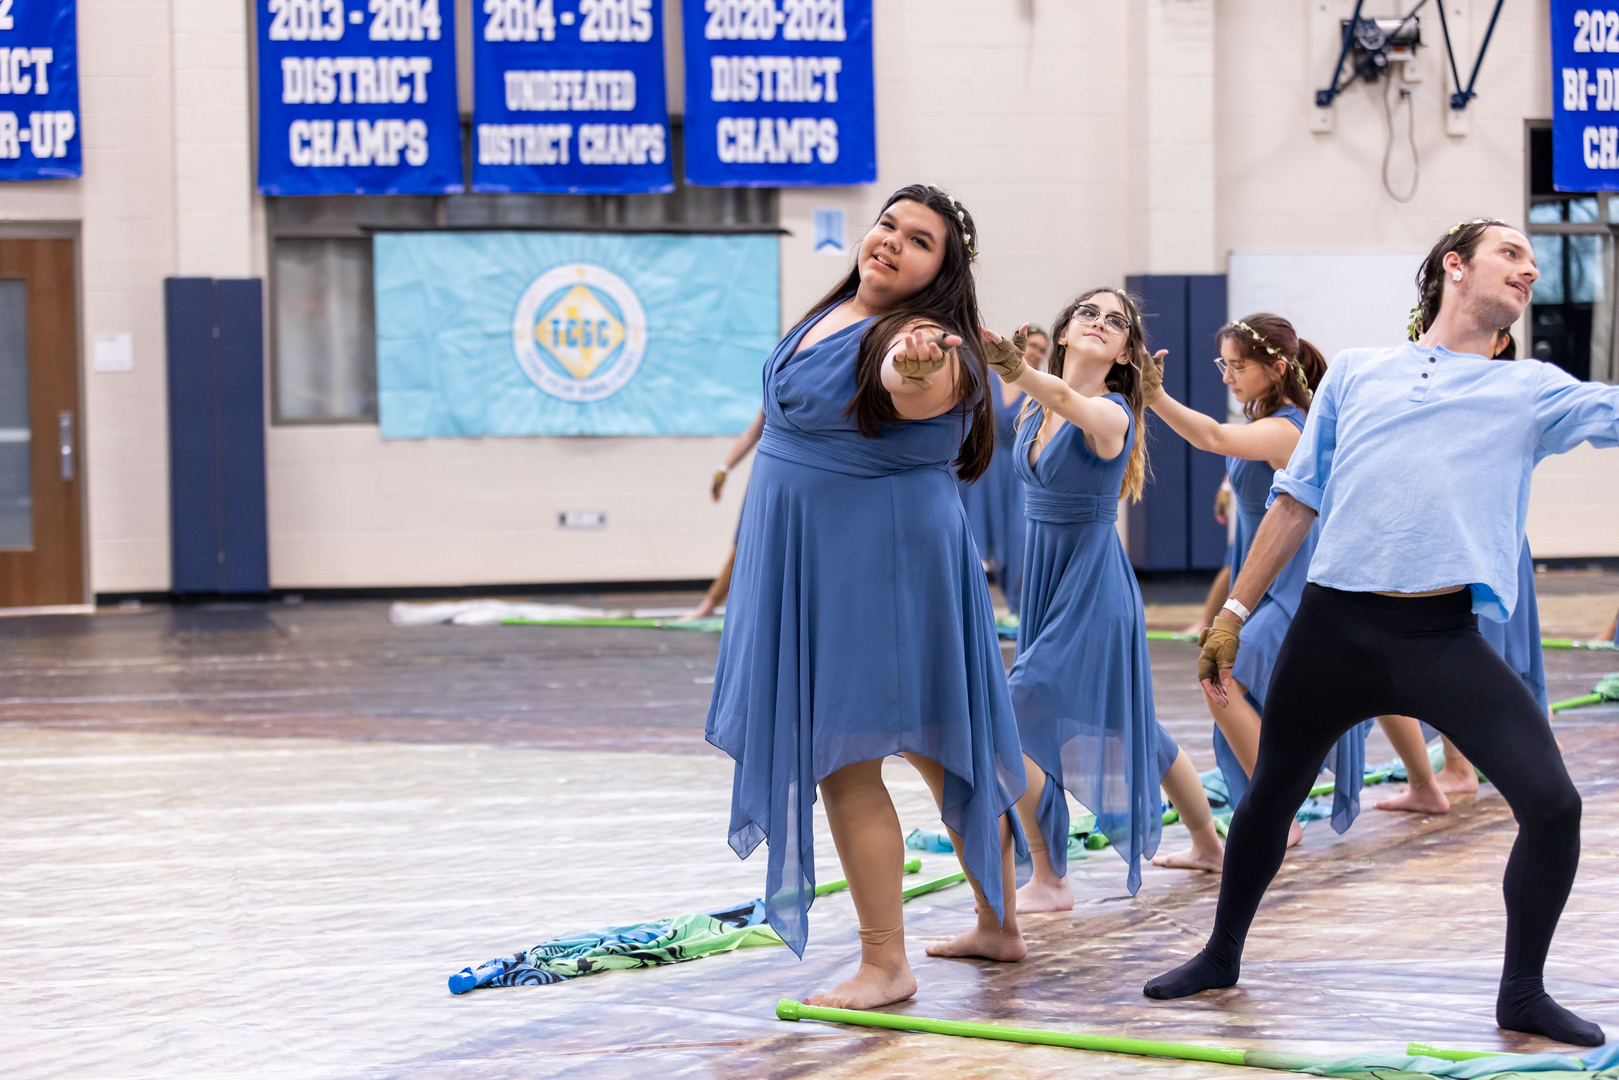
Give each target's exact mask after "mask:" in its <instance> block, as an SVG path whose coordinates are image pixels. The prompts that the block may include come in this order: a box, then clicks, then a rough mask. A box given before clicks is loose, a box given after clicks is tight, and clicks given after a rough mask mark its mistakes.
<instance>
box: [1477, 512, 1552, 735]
mask: <svg viewBox="0 0 1619 1080" xmlns="http://www.w3.org/2000/svg"><path fill="white" fill-rule="evenodd" d="M1478 632H1479V633H1480V634H1483V635H1484V640H1485V641H1488V642H1489V643H1490V645H1491V646H1492V647H1493V648H1494V649H1495V651H1496V652H1498V653H1500V654H1501V659H1503V660H1505V661H1506V662H1507V666H1508V667H1510V668H1511V669H1512V670H1513V671H1516V672H1517V673H1518V677H1519V678H1520V679H1522V680H1523V681H1524V683H1525V684H1526V685H1527V686H1528V687H1529V692H1530V693H1532V694H1534V695H1535V700H1536V701H1539V702H1540V709H1541V711H1542V712H1544V711H1545V710H1546V708H1547V706H1548V704H1549V702H1548V701H1547V699H1546V657H1545V654H1544V653H1543V652H1542V651H1541V647H1540V609H1539V604H1538V601H1537V600H1536V598H1535V557H1534V556H1533V555H1532V554H1530V552H1529V538H1528V537H1525V538H1524V541H1523V548H1522V549H1521V550H1520V551H1519V552H1518V606H1517V607H1515V608H1513V609H1512V617H1511V618H1510V619H1508V620H1507V621H1506V622H1504V623H1499V622H1496V621H1495V620H1494V619H1480V620H1479V621H1478Z"/></svg>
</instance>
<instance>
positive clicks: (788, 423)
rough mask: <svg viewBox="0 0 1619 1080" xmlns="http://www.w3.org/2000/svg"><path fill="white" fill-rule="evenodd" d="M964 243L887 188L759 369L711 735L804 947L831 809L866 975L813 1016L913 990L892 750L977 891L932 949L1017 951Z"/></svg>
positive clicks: (955, 206) (776, 896)
mask: <svg viewBox="0 0 1619 1080" xmlns="http://www.w3.org/2000/svg"><path fill="white" fill-rule="evenodd" d="M975 233H976V229H975V227H974V225H973V220H972V217H971V215H969V214H968V213H967V211H966V209H965V208H964V207H962V206H961V204H960V203H958V202H957V201H956V200H955V199H953V198H951V197H950V196H949V195H947V194H945V193H944V192H943V191H940V190H939V189H938V188H934V187H928V186H923V185H913V186H910V187H905V188H901V189H900V190H899V191H897V192H895V193H894V194H893V195H891V196H889V198H888V201H887V202H886V203H885V204H884V206H883V210H882V213H881V214H880V215H879V217H878V219H877V222H876V223H875V224H874V225H873V226H872V228H871V230H870V231H869V232H868V233H867V234H866V235H865V237H864V238H863V239H862V240H861V241H860V246H859V249H858V254H857V258H856V263H855V266H854V268H853V269H852V270H850V271H849V273H848V275H847V276H845V277H844V278H843V280H841V281H839V282H838V283H837V284H836V285H835V286H833V288H832V289H831V291H830V292H828V293H827V294H826V295H825V296H824V297H822V298H821V299H820V300H819V301H818V302H816V304H815V305H814V306H813V307H811V308H810V310H809V312H808V313H807V314H806V315H805V316H804V317H803V318H802V319H801V320H800V321H799V323H798V325H797V326H796V327H794V328H793V330H792V332H791V333H789V334H788V335H787V337H786V338H785V339H783V340H782V342H781V344H780V345H778V346H777V347H776V349H775V351H774V352H773V353H772V354H771V356H770V359H769V360H768V361H767V362H766V364H765V370H764V406H765V425H764V432H763V434H762V435H761V436H760V439H759V446H758V451H757V456H756V458H755V460H754V466H753V473H752V476H751V477H750V479H749V483H748V498H747V506H746V508H745V509H744V510H743V514H742V537H741V542H740V543H739V544H738V545H737V557H736V570H735V572H734V574H733V575H732V584H731V598H730V602H729V604H728V607H727V612H726V618H725V630H724V633H723V634H722V636H721V638H720V655H719V662H718V665H717V667H716V669H715V673H714V697H713V701H712V703H711V705H710V706H709V713H708V729H707V734H708V740H709V741H710V742H712V743H713V744H714V745H715V746H718V747H719V748H720V749H722V750H724V751H725V752H726V753H728V754H730V755H731V756H732V757H733V758H735V759H736V775H735V781H734V786H733V789H732V796H731V827H730V841H731V846H732V847H733V848H734V849H736V852H737V854H738V855H741V856H744V857H746V856H747V855H748V854H749V853H750V852H752V851H753V849H754V848H756V847H757V846H758V844H759V842H760V841H761V840H768V842H769V862H768V864H767V868H766V874H765V908H766V911H767V913H768V917H769V920H770V926H771V929H773V930H775V931H776V933H778V934H780V935H781V937H782V939H783V940H785V941H786V942H787V944H788V945H789V946H791V947H792V949H793V951H794V952H796V953H798V954H799V955H802V954H803V949H804V944H805V940H806V938H807V936H808V915H809V906H810V902H811V901H812V900H813V899H814V896H815V862H814V854H815V853H814V844H813V823H814V819H815V818H814V801H815V793H816V789H817V787H818V788H819V790H820V793H821V796H822V797H823V798H824V799H825V808H826V818H827V822H828V824H830V825H831V828H832V839H833V842H834V843H835V844H836V845H837V849H838V858H839V859H840V860H841V861H842V863H843V871H844V876H845V877H846V878H848V881H849V891H850V894H851V897H852V899H853V900H854V907H855V912H856V914H857V915H858V916H859V920H860V966H859V968H858V969H857V970H856V971H855V972H854V974H853V975H852V976H851V977H850V978H848V979H846V980H845V981H843V982H842V983H840V984H838V985H837V986H834V987H832V988H831V989H830V990H828V991H826V992H824V993H820V994H817V995H815V996H814V997H812V998H811V999H810V1004H813V1005H825V1006H831V1007H835V1008H846V1009H874V1008H877V1007H878V1006H881V1005H887V1004H890V1003H892V1002H895V1001H902V1000H904V999H905V998H908V997H910V996H911V995H912V994H913V993H915V992H916V979H915V977H914V976H913V975H912V973H911V966H910V962H909V960H908V959H907V957H906V955H905V932H904V914H903V909H902V907H901V895H900V893H901V889H902V885H901V875H902V867H903V864H904V860H905V844H904V839H903V836H902V834H901V832H900V826H899V817H898V815H897V814H896V813H895V811H894V804H893V801H892V800H891V799H890V798H889V794H888V789H887V787H885V786H884V784H883V776H882V769H883V759H885V758H887V757H888V756H890V755H892V754H904V755H905V757H906V759H907V760H908V761H910V763H911V764H912V765H914V766H915V767H916V768H917V770H918V771H919V772H920V773H921V774H922V777H923V779H924V780H925V781H926V782H927V784H928V786H929V787H930V788H931V789H932V790H933V794H934V798H935V799H936V800H937V802H938V804H939V812H940V815H941V816H942V817H943V819H944V823H945V825H946V826H948V827H949V829H950V832H951V839H952V841H953V843H954V844H955V849H956V851H957V853H958V854H959V856H960V858H961V865H962V869H964V870H965V871H966V872H967V876H968V880H969V881H970V883H971V884H972V888H973V891H974V893H975V894H976V896H977V898H978V925H977V926H976V927H974V928H973V929H971V930H969V931H967V932H966V933H964V934H962V935H961V936H960V937H957V938H955V939H954V940H952V941H948V942H944V943H942V944H938V945H934V946H930V947H929V949H928V952H929V953H930V954H931V955H934V956H977V957H984V958H986V959H990V960H1003V961H1013V960H1020V959H1022V958H1023V956H1024V954H1025V953H1026V952H1027V951H1028V950H1027V947H1026V946H1025V945H1024V943H1023V938H1022V936H1021V935H1020V934H1019V933H1018V925H1017V915H1016V912H1015V910H1014V908H1015V905H1014V903H1013V901H1012V895H1011V894H1012V890H1013V880H1014V879H1013V872H1012V870H1013V864H1012V855H1013V849H1014V839H1013V838H1014V835H1015V833H1014V825H1013V823H1012V819H1011V815H1010V813H1009V811H1010V810H1011V809H1012V805H1013V803H1014V801H1015V800H1016V799H1017V797H1018V796H1019V795H1021V794H1022V793H1023V786H1024V778H1023V759H1022V755H1021V754H1020V753H1019V750H1018V740H1017V728H1016V721H1015V719H1014V717H1013V715H1012V707H1011V702H1010V701H1009V700H1008V698H1007V692H1006V674H1005V668H1004V667H1003V666H1002V660H1001V649H1000V642H999V641H998V640H997V638H996V634H995V612H994V609H993V607H992V606H991V604H990V598H989V585H988V583H987V582H986V581H985V580H984V571H983V568H982V567H981V566H980V565H979V563H978V558H977V553H976V550H975V549H974V546H973V541H972V534H971V533H970V532H969V531H968V528H967V516H966V514H965V512H963V510H962V507H961V499H960V497H959V496H958V495H957V494H956V480H955V477H952V476H951V472H950V467H949V466H950V463H951V462H952V461H954V462H955V463H956V464H957V469H956V475H957V476H959V477H960V478H961V479H964V480H971V479H972V478H973V477H975V476H977V475H978V474H979V473H981V472H982V471H983V470H984V467H985V466H986V465H987V464H988V463H989V458H990V452H991V448H992V447H993V445H994V438H995V429H994V426H993V425H994V420H993V417H992V415H991V413H990V402H989V400H988V398H987V397H986V396H985V391H986V388H987V386H988V382H989V377H988V372H987V370H986V369H985V367H984V362H983V361H982V360H981V359H979V358H978V356H976V355H975V354H974V352H973V351H971V350H967V349H963V348H959V346H960V345H961V344H962V343H963V341H964V340H970V341H973V342H975V343H976V342H977V340H978V333H979V314H978V298H977V292H976V289H975V286H974V282H973V274H972V266H971V262H972V259H973V258H974V256H975V255H976V254H977V250H976V247H975V240H976V236H975ZM1019 840H1021V837H1019Z"/></svg>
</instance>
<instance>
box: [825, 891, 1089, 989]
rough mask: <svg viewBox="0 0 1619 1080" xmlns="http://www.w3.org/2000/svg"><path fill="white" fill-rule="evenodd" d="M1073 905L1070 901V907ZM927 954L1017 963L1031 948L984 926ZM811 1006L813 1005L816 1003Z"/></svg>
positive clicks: (1017, 938)
mask: <svg viewBox="0 0 1619 1080" xmlns="http://www.w3.org/2000/svg"><path fill="white" fill-rule="evenodd" d="M1064 884H1065V885H1066V884H1067V882H1064ZM1072 903H1073V901H1072V900H1070V901H1069V904H1070V906H1071V905H1072ZM927 954H928V955H929V956H947V957H949V956H977V957H981V958H983V959H985V960H1000V961H1002V962H1004V963H1015V962H1016V961H1018V960H1021V959H1023V958H1024V957H1025V956H1028V955H1029V947H1028V945H1026V944H1024V942H1023V935H1022V934H1021V933H1018V932H1017V931H1015V930H1014V931H1012V932H1011V933H1007V932H1006V931H1004V930H986V929H984V928H983V927H982V926H975V927H973V928H972V929H971V930H969V931H967V932H966V933H965V934H962V935H961V936H960V937H957V938H952V939H951V940H949V941H946V942H943V943H941V944H938V945H929V946H928V947H927ZM810 1004H812V1005H813V1004H814V1002H810Z"/></svg>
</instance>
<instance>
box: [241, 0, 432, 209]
mask: <svg viewBox="0 0 1619 1080" xmlns="http://www.w3.org/2000/svg"><path fill="white" fill-rule="evenodd" d="M255 4H256V9H257V10H256V18H257V19H258V24H259V26H258V31H259V57H258V60H259V190H260V191H262V192H264V193H265V194H267V195H325V194H337V193H354V194H372V195H407V194H417V195H430V194H439V193H441V192H456V191H460V190H461V189H462V182H461V119H460V114H459V111H458V106H457V103H456V88H455V2H454V0H255Z"/></svg>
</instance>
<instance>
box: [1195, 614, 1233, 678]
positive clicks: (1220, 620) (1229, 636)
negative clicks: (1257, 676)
mask: <svg viewBox="0 0 1619 1080" xmlns="http://www.w3.org/2000/svg"><path fill="white" fill-rule="evenodd" d="M1241 635H1242V623H1240V622H1238V621H1237V620H1236V619H1235V618H1233V617H1232V616H1230V615H1228V614H1226V613H1225V612H1224V611H1222V612H1221V613H1220V614H1218V615H1216V616H1215V617H1214V623H1213V625H1211V626H1210V627H1209V628H1208V629H1206V630H1204V631H1203V633H1202V634H1201V635H1200V636H1199V637H1198V639H1197V643H1198V644H1199V645H1201V646H1203V654H1202V655H1201V656H1199V657H1198V658H1197V678H1198V681H1199V682H1202V681H1203V680H1205V679H1206V680H1208V681H1209V682H1212V683H1218V682H1219V681H1220V670H1221V669H1222V668H1223V669H1225V670H1226V671H1230V670H1231V669H1232V668H1233V667H1235V666H1236V663H1237V639H1238V638H1239V637H1240V636H1241Z"/></svg>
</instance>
